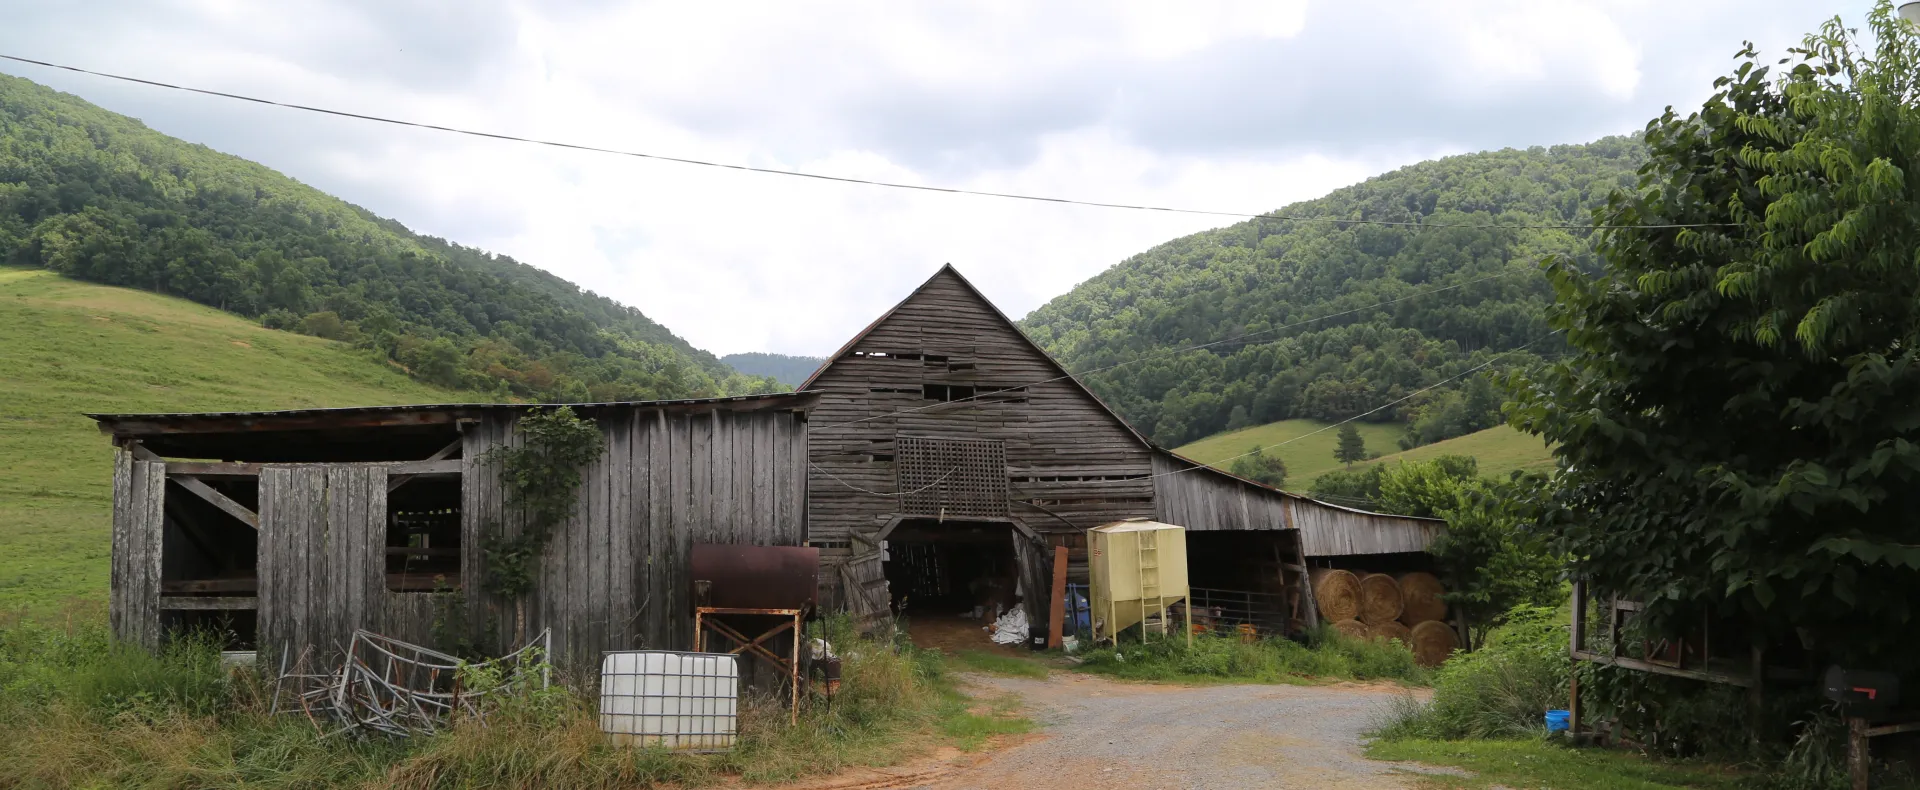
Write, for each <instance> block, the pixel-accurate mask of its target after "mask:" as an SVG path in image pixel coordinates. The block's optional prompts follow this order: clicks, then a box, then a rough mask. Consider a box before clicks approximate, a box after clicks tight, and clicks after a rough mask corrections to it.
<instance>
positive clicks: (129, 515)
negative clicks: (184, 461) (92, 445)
mask: <svg viewBox="0 0 1920 790" xmlns="http://www.w3.org/2000/svg"><path fill="white" fill-rule="evenodd" d="M166 493H167V465H166V464H165V463H163V462H159V461H136V460H134V458H133V454H132V453H130V452H128V451H127V450H125V449H118V450H115V451H114V462H113V554H112V557H113V568H112V571H111V574H110V578H109V580H108V613H109V614H108V620H109V626H110V627H111V628H112V630H113V635H114V637H115V638H117V639H120V640H122V641H126V642H131V643H134V644H138V645H144V646H146V647H148V648H153V647H157V646H158V645H159V644H160V559H161V546H162V541H163V536H164V534H165V512H166Z"/></svg>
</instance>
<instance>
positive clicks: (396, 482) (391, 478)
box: [387, 437, 466, 494]
mask: <svg viewBox="0 0 1920 790" xmlns="http://www.w3.org/2000/svg"><path fill="white" fill-rule="evenodd" d="M465 442H466V437H461V438H459V439H455V440H453V442H452V443H450V444H448V445H447V446H445V447H442V448H440V449H439V450H438V451H437V452H435V453H434V454H433V455H430V456H427V460H428V461H440V460H445V459H446V457H447V456H450V455H453V454H454V453H457V452H459V451H460V446H461V445H462V444H463V443H465ZM456 471H457V470H456ZM416 476H417V475H407V474H400V475H396V474H394V473H393V472H392V471H391V470H389V471H388V472H387V493H389V494H391V493H393V490H394V489H396V488H399V487H401V486H403V485H406V484H407V482H408V481H411V480H412V479H413V478H414V477H416Z"/></svg>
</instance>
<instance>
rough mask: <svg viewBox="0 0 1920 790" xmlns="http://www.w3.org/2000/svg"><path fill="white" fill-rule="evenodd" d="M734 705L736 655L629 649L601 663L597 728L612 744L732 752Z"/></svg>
mask: <svg viewBox="0 0 1920 790" xmlns="http://www.w3.org/2000/svg"><path fill="white" fill-rule="evenodd" d="M739 707H740V668H739V664H738V657H737V656H733V655H729V654H726V653H675V652H669V651H664V650H634V651H623V652H617V653H607V654H606V657H605V658H604V659H602V660H601V662H600V730H601V731H602V732H605V733H606V734H607V737H608V738H609V739H610V740H612V741H613V742H614V743H616V744H621V745H627V746H643V747H645V746H662V747H666V748H668V749H676V750H685V751H703V752H710V751H722V750H726V749H731V748H733V741H734V732H735V727H736V724H737V723H738V719H739Z"/></svg>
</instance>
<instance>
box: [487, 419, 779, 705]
mask: <svg viewBox="0 0 1920 790" xmlns="http://www.w3.org/2000/svg"><path fill="white" fill-rule="evenodd" d="M587 416H591V417H592V418H593V419H594V421H595V423H596V424H597V425H598V426H599V427H600V431H601V435H602V437H603V439H604V441H605V448H606V451H605V452H604V453H603V454H602V455H601V456H600V457H599V458H598V459H596V460H595V461H594V462H593V463H592V464H591V465H590V466H588V467H587V468H586V469H584V470H582V483H581V486H580V496H579V505H578V508H577V510H576V511H575V513H574V515H573V517H572V518H570V519H568V520H567V521H566V522H565V523H563V524H562V525H560V526H559V528H558V529H557V530H556V531H555V532H554V534H553V537H552V539H551V542H550V543H549V544H548V548H547V551H546V552H545V554H544V555H543V556H542V562H541V568H540V574H539V576H538V578H537V580H536V586H535V590H534V592H533V593H532V594H531V595H530V596H528V600H527V601H526V602H525V606H526V632H527V634H528V635H529V636H531V635H533V634H537V633H538V632H539V631H540V630H541V629H543V628H551V629H552V631H553V646H554V659H555V662H556V663H557V664H559V665H561V666H565V667H567V668H569V669H572V670H573V671H575V672H580V673H591V672H595V671H597V668H598V665H599V660H600V653H601V652H602V651H605V650H626V649H635V648H651V649H662V650H684V649H687V648H689V647H691V646H692V642H693V639H692V637H693V633H692V629H693V611H692V604H691V601H690V596H691V594H692V590H691V587H692V583H693V582H692V577H691V575H690V572H689V568H688V564H689V562H690V557H691V554H692V551H693V545H694V544H695V543H742V544H751V545H789V546H791V545H800V544H801V543H802V541H803V540H804V538H805V534H806V533H805V529H806V526H805V524H804V523H803V519H804V517H805V512H806V510H805V508H806V492H807V479H806V473H805V470H804V466H803V464H804V463H805V458H806V445H807V435H806V423H805V422H803V421H801V419H800V417H799V416H798V415H797V414H795V413H793V412H791V411H759V412H733V411H724V410H714V411H709V412H701V413H669V412H668V411H666V410H658V409H644V408H617V409H611V408H610V409H599V410H594V411H591V412H589V413H588V415H587ZM512 423H513V419H512V418H510V417H499V418H489V419H487V420H483V421H482V422H481V423H479V424H477V425H473V426H471V427H469V428H468V430H467V433H466V439H465V443H464V445H463V456H464V458H465V459H466V460H465V462H464V464H463V472H464V477H463V481H462V514H463V524H462V529H463V533H464V534H463V536H462V545H463V547H464V553H465V555H466V557H465V559H466V566H465V567H466V568H467V571H466V576H465V578H466V580H467V581H466V585H465V591H466V596H467V600H468V601H469V602H470V603H471V606H472V608H470V609H469V611H470V613H472V615H473V617H474V620H473V623H472V624H473V630H474V633H475V635H476V636H478V637H481V638H484V639H486V640H488V642H489V643H490V646H492V647H494V648H495V649H500V648H504V647H507V645H508V643H509V642H510V641H511V639H512V637H513V630H514V625H515V623H514V611H513V607H512V606H511V604H510V603H509V602H507V601H503V600H495V599H490V598H489V597H488V596H487V595H486V594H485V593H484V592H483V591H482V589H481V587H482V584H481V581H480V580H481V579H482V578H483V576H484V574H485V567H484V554H483V552H482V547H483V546H484V542H485V539H486V538H485V536H486V534H487V532H488V530H491V529H494V528H496V525H498V526H499V528H502V529H506V530H512V529H515V528H517V525H515V524H513V523H512V521H511V519H512V515H513V514H512V512H511V509H510V508H508V507H507V506H506V502H505V501H504V498H503V492H502V491H501V490H500V488H499V482H498V474H499V472H498V469H497V468H495V466H494V465H493V464H492V463H490V462H489V461H488V460H487V453H488V452H489V451H490V450H492V449H493V448H494V447H497V446H500V445H503V444H511V443H513V442H515V441H517V439H516V438H515V436H514V431H513V425H512Z"/></svg>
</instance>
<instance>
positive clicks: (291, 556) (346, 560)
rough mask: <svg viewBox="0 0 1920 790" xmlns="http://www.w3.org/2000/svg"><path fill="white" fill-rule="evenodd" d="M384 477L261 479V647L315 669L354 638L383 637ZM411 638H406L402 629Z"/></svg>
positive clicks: (293, 472)
mask: <svg viewBox="0 0 1920 790" xmlns="http://www.w3.org/2000/svg"><path fill="white" fill-rule="evenodd" d="M386 539H387V470H386V469H385V468H383V467H381V466H378V465H371V464H311V465H290V466H289V465H271V466H266V467H263V468H262V469H261V470H260V544H259V552H260V554H259V588H258V592H257V595H258V597H259V615H258V616H259V644H260V645H261V647H262V649H264V650H267V651H269V652H272V653H275V654H281V653H284V654H285V655H288V656H294V657H297V656H299V655H300V654H301V653H302V652H303V651H306V650H307V649H309V648H311V649H312V651H313V657H314V658H315V659H316V660H318V661H319V662H321V665H323V666H324V665H328V664H331V663H332V662H333V660H334V657H335V656H337V655H338V654H339V653H340V652H341V651H343V650H345V648H346V646H347V642H348V640H349V639H350V638H352V636H353V632H354V630H355V629H361V628H364V629H367V630H369V631H376V632H385V631H387V630H388V628H387V623H386V620H387V616H386V615H387V609H388V602H387V598H388V597H389V596H391V595H394V594H393V593H389V592H388V591H387V584H386ZM405 630H409V631H412V630H414V629H411V628H409V629H405Z"/></svg>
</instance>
